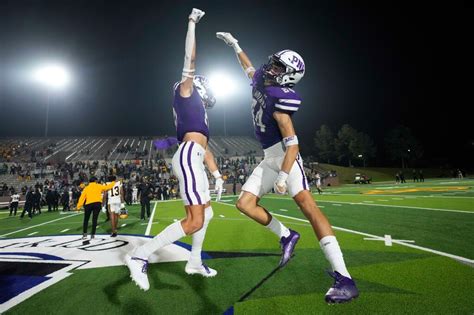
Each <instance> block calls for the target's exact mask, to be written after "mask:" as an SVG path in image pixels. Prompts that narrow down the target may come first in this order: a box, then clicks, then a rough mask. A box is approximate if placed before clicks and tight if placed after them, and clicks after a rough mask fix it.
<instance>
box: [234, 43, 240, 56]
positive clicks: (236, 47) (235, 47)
mask: <svg viewBox="0 0 474 315" xmlns="http://www.w3.org/2000/svg"><path fill="white" fill-rule="evenodd" d="M232 48H234V50H235V53H236V54H240V53H241V52H242V48H240V46H239V44H238V43H237V42H235V43H233V44H232Z"/></svg>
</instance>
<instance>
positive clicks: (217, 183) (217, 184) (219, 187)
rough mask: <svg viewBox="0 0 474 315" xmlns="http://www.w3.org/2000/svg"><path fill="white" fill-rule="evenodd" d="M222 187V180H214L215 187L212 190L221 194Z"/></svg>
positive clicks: (219, 178) (220, 178)
mask: <svg viewBox="0 0 474 315" xmlns="http://www.w3.org/2000/svg"><path fill="white" fill-rule="evenodd" d="M223 186H224V180H223V179H222V177H218V178H216V185H215V186H214V189H215V190H216V191H217V192H219V191H220V192H222V189H223Z"/></svg>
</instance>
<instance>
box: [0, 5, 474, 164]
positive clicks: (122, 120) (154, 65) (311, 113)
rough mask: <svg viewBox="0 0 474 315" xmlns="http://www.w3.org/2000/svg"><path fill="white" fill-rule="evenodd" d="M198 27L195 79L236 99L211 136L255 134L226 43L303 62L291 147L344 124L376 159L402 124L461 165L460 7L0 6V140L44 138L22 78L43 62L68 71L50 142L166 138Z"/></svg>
mask: <svg viewBox="0 0 474 315" xmlns="http://www.w3.org/2000/svg"><path fill="white" fill-rule="evenodd" d="M192 7H198V8H200V9H202V10H204V11H206V15H205V17H204V18H203V20H202V21H201V22H200V23H199V24H198V25H197V28H196V35H197V73H198V74H204V75H209V74H210V73H212V72H216V71H219V72H224V73H226V74H228V75H230V76H231V77H232V78H234V79H235V80H236V85H237V89H238V92H237V93H236V94H235V95H234V96H233V97H232V98H226V99H222V100H219V99H218V103H217V104H216V106H215V108H214V109H212V110H211V111H210V112H209V119H210V127H211V135H212V134H214V135H223V133H224V128H223V126H224V122H223V117H224V112H225V115H226V117H227V119H226V123H227V134H228V135H249V136H252V135H253V128H252V125H251V114H250V101H251V94H250V87H249V82H248V80H247V79H246V77H245V75H244V73H243V72H242V70H241V69H240V66H239V64H238V62H237V59H236V57H235V54H234V52H233V50H232V49H231V48H229V47H228V46H226V45H225V44H224V43H223V42H222V41H220V40H218V39H216V38H215V32H217V31H228V32H231V33H232V34H233V35H234V36H235V37H236V38H237V39H238V40H239V44H240V46H241V47H242V49H244V51H246V52H247V54H248V55H249V57H250V58H251V60H252V62H253V63H254V65H255V66H260V65H261V64H263V63H265V62H266V61H267V57H268V56H269V55H270V54H272V53H274V52H277V51H279V50H282V49H293V50H295V51H297V52H298V53H300V54H301V55H302V56H303V58H304V60H305V62H306V74H305V77H304V78H303V79H302V81H301V82H300V83H299V84H298V85H297V86H296V87H295V89H296V90H297V91H298V92H299V93H300V94H301V96H302V98H303V106H302V107H301V109H300V112H298V113H297V114H296V115H295V116H294V124H295V127H296V130H297V133H298V135H299V137H300V139H302V140H303V142H304V143H306V144H311V143H312V137H313V135H314V132H315V131H316V129H318V128H319V126H320V125H321V124H327V125H329V126H330V127H331V128H332V129H333V131H337V130H339V128H340V127H341V126H342V125H343V124H345V123H347V124H349V125H351V126H352V127H354V128H356V129H358V130H360V131H363V132H365V133H367V134H369V135H370V136H371V137H372V138H373V139H374V140H375V142H376V143H377V145H378V147H379V150H380V151H381V150H383V141H382V140H383V138H384V136H385V134H386V133H387V131H388V130H390V128H393V127H394V126H396V125H400V124H401V125H405V126H407V127H409V128H411V129H412V131H413V133H414V135H415V137H416V138H417V139H418V140H419V141H420V143H421V144H422V146H423V147H424V149H425V157H424V159H425V160H426V161H431V162H432V163H431V164H436V163H437V161H439V163H444V161H451V163H452V164H453V165H462V166H466V165H467V164H470V162H472V158H473V156H472V152H473V146H474V145H473V144H474V137H473V135H474V132H473V131H472V130H473V129H472V115H471V116H469V115H468V107H469V106H470V107H472V103H473V102H472V94H471V93H470V92H471V90H472V86H471V85H472V82H473V80H472V60H471V59H472V56H474V54H473V51H472V49H470V48H468V46H469V42H471V41H472V32H471V29H472V25H471V20H472V16H471V15H470V14H468V8H467V5H466V4H463V3H462V2H453V1H450V2H446V3H444V4H443V5H441V4H434V2H432V1H431V2H428V1H427V2H418V1H411V2H402V1H397V2H393V3H390V2H388V1H378V2H374V3H371V4H368V3H363V2H359V1H357V2H353V1H347V2H342V1H291V2H290V1H232V2H231V1H166V2H160V1H112V0H110V1H80V0H77V1H72V0H70V1H66V0H65V1H26V0H13V1H7V0H0V112H1V114H0V115H1V117H2V119H1V122H0V136H41V135H42V134H43V132H44V123H45V109H46V101H47V96H46V92H45V91H44V89H41V88H40V87H38V86H36V85H34V84H32V82H30V81H29V80H28V75H29V72H30V71H31V69H32V67H34V66H35V65H37V64H38V63H41V62H42V61H50V60H53V61H60V62H63V63H65V64H67V65H68V67H69V68H70V69H71V71H72V73H73V77H74V82H73V84H72V85H71V87H70V88H68V89H67V90H66V91H64V92H60V93H54V95H52V97H51V111H50V124H49V130H50V131H49V134H50V135H51V136H112V135H137V136H138V135H174V126H173V119H172V110H171V108H172V107H171V104H172V86H173V83H174V82H176V81H178V80H179V79H180V77H181V69H182V66H183V56H184V39H185V34H186V29H187V16H188V14H189V12H190V11H191V9H192Z"/></svg>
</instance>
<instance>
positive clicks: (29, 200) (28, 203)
mask: <svg viewBox="0 0 474 315" xmlns="http://www.w3.org/2000/svg"><path fill="white" fill-rule="evenodd" d="M25 198H26V200H25V206H24V207H23V211H22V212H21V215H20V219H23V217H24V216H25V212H28V216H29V217H30V219H31V218H32V217H33V215H32V214H31V209H32V208H33V199H34V195H33V188H30V189H28V191H27V193H26V197H25Z"/></svg>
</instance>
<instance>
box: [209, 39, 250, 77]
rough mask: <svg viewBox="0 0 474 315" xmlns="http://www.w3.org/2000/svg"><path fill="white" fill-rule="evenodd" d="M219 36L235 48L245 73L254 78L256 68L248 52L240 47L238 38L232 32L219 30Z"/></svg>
mask: <svg viewBox="0 0 474 315" xmlns="http://www.w3.org/2000/svg"><path fill="white" fill-rule="evenodd" d="M216 36H217V38H219V39H222V40H223V41H224V42H225V43H226V44H227V45H229V46H230V47H232V48H234V51H235V54H236V55H237V59H238V60H239V63H240V65H241V66H242V69H243V70H244V72H245V74H246V75H247V76H248V77H249V79H252V78H253V75H254V74H255V68H254V67H253V65H252V62H251V61H250V58H249V57H248V56H247V54H246V53H245V52H244V51H243V50H242V48H240V46H239V44H238V42H239V41H238V40H237V39H236V38H234V36H232V34H231V33H226V32H217V33H216Z"/></svg>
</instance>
